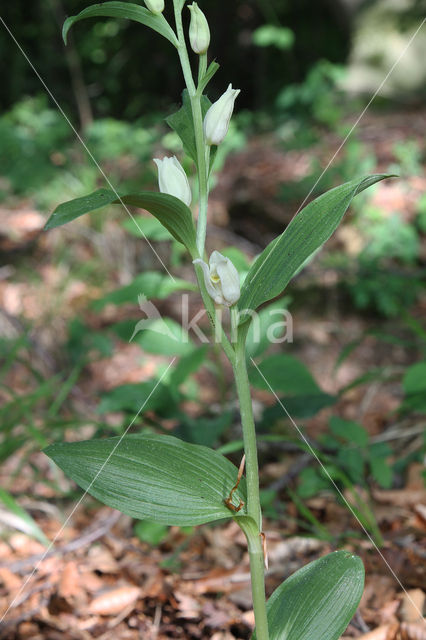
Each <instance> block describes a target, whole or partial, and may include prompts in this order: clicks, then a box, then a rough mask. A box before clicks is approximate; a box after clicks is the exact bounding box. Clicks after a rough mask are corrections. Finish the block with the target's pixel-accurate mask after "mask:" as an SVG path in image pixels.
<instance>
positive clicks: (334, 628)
mask: <svg viewBox="0 0 426 640" xmlns="http://www.w3.org/2000/svg"><path fill="white" fill-rule="evenodd" d="M363 589H364V566H363V564H362V561H361V559H360V558H358V557H357V556H354V555H353V554H352V553H349V552H348V551H335V552H334V553H330V554H328V555H326V556H324V557H322V558H319V559H318V560H314V562H310V563H309V564H307V565H305V566H304V567H302V568H301V569H299V570H298V571H296V573H294V574H293V575H292V576H290V577H289V578H288V579H287V580H285V582H283V583H282V584H281V585H280V586H279V587H278V588H277V589H276V590H275V591H274V593H273V594H272V595H271V597H270V598H269V600H268V603H267V611H268V623H269V640H288V639H291V640H337V639H338V638H339V637H340V636H341V634H342V633H343V631H344V630H345V629H346V627H347V626H348V624H349V622H350V621H351V619H352V616H353V615H354V613H355V611H356V608H357V606H358V604H359V601H360V599H361V596H362V592H363ZM252 640H256V633H254V635H253V637H252Z"/></svg>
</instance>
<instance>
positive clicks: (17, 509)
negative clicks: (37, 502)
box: [0, 488, 50, 547]
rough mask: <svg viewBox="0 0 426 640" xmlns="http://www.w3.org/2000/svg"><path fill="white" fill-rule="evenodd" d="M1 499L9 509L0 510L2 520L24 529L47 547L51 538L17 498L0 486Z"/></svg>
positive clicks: (20, 529)
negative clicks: (47, 536) (5, 510)
mask: <svg viewBox="0 0 426 640" xmlns="http://www.w3.org/2000/svg"><path fill="white" fill-rule="evenodd" d="M0 500H1V501H2V502H3V504H4V505H5V507H6V508H7V510H8V511H7V512H2V511H1V510H0V522H3V523H4V524H6V525H9V526H11V527H14V528H15V529H18V530H19V531H23V532H24V533H26V534H27V535H29V536H31V537H32V538H35V539H36V540H38V541H39V542H41V544H43V545H45V546H46V547H47V546H48V545H49V544H50V541H49V539H48V538H46V536H45V535H44V533H43V531H42V530H41V529H40V527H39V526H38V524H37V523H36V522H35V520H34V519H33V518H32V517H31V516H30V514H29V513H28V512H27V511H25V509H23V508H22V507H21V505H20V504H18V503H17V502H16V500H15V498H14V497H13V496H12V495H11V494H10V493H9V492H8V491H6V490H5V489H2V488H0Z"/></svg>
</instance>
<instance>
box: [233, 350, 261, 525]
mask: <svg viewBox="0 0 426 640" xmlns="http://www.w3.org/2000/svg"><path fill="white" fill-rule="evenodd" d="M234 375H235V382H236V385H237V393H238V400H239V403H240V413H241V426H242V429H243V439H244V451H245V454H246V479H247V513H248V515H249V516H251V517H252V518H253V520H254V521H255V522H256V524H257V526H258V527H259V531H262V513H261V509H260V497H259V466H258V462H257V443H256V429H255V424H254V418H253V406H252V401H251V394H250V384H249V380H248V375H247V365H246V355H245V346H244V342H243V341H242V340H239V341H238V343H237V345H236V349H235V364H234Z"/></svg>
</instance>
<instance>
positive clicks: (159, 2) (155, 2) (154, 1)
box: [145, 0, 164, 15]
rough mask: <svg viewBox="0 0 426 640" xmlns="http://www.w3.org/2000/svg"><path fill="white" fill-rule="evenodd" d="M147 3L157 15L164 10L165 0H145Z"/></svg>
mask: <svg viewBox="0 0 426 640" xmlns="http://www.w3.org/2000/svg"><path fill="white" fill-rule="evenodd" d="M145 4H146V6H147V7H148V9H149V10H150V11H151V13H154V14H156V15H158V14H159V13H162V12H163V11H164V0H145Z"/></svg>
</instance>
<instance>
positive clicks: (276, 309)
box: [224, 253, 292, 358]
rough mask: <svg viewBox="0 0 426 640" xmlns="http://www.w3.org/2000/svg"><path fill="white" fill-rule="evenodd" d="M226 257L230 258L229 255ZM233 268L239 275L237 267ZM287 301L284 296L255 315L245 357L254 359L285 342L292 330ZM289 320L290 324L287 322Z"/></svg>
mask: <svg viewBox="0 0 426 640" xmlns="http://www.w3.org/2000/svg"><path fill="white" fill-rule="evenodd" d="M224 255H226V254H225V253H224ZM227 257H228V258H230V256H229V255H228V256H227ZM234 264H235V262H234ZM235 266H236V268H237V269H238V271H239V272H240V273H241V270H240V269H239V267H238V266H237V265H235ZM289 301H290V299H289V297H288V296H284V297H283V298H280V299H279V300H276V301H275V302H273V303H272V304H268V305H267V306H266V307H265V308H264V309H261V310H260V311H259V312H258V313H257V314H256V315H255V317H254V318H253V321H252V322H251V323H250V328H249V330H248V333H247V338H246V354H247V356H249V357H251V358H255V357H256V356H259V355H260V354H261V353H262V352H263V351H266V350H267V349H268V347H269V346H270V345H271V344H276V342H277V341H283V342H285V340H286V338H287V337H288V336H289V333H288V332H290V331H291V330H292V324H291V319H290V318H291V316H290V315H287V307H288V304H289ZM289 319H290V322H288V321H289ZM290 337H291V336H290Z"/></svg>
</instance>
